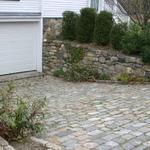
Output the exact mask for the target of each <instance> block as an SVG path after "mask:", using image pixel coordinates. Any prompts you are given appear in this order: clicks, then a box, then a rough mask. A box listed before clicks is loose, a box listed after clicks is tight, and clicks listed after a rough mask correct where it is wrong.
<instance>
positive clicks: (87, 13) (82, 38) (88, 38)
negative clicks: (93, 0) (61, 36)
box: [77, 8, 96, 43]
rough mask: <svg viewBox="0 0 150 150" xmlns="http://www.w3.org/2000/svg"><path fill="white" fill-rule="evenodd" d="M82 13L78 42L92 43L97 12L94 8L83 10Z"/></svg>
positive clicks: (79, 20) (78, 24) (78, 26)
mask: <svg viewBox="0 0 150 150" xmlns="http://www.w3.org/2000/svg"><path fill="white" fill-rule="evenodd" d="M80 12H81V15H80V17H79V19H78V23H77V40H78V41H79V42H82V43H90V42H92V40H93V32H94V26H95V16H96V11H95V9H93V8H83V9H81V11H80Z"/></svg>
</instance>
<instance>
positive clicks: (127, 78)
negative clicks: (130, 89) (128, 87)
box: [117, 73, 145, 84]
mask: <svg viewBox="0 0 150 150" xmlns="http://www.w3.org/2000/svg"><path fill="white" fill-rule="evenodd" d="M117 80H118V81H120V82H121V83H123V84H129V83H136V82H141V83H143V82H144V81H145V79H144V78H142V77H137V76H135V75H133V74H129V73H121V74H120V75H119V76H118V77H117Z"/></svg>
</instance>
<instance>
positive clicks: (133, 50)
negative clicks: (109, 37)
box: [122, 24, 142, 54]
mask: <svg viewBox="0 0 150 150" xmlns="http://www.w3.org/2000/svg"><path fill="white" fill-rule="evenodd" d="M140 34H141V28H140V27H139V26H138V25H136V24H133V25H131V26H130V27H129V29H128V31H127V32H126V34H125V36H124V37H123V39H122V48H123V52H124V53H126V54H139V53H140V51H141V47H142V44H141V43H140V42H139V41H140V39H141V38H140Z"/></svg>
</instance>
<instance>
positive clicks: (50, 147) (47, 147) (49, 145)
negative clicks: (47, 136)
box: [30, 137, 62, 150]
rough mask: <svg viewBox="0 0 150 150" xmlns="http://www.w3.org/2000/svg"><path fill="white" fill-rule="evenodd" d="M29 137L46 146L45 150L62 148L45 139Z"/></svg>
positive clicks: (59, 149) (60, 149)
mask: <svg viewBox="0 0 150 150" xmlns="http://www.w3.org/2000/svg"><path fill="white" fill-rule="evenodd" d="M30 139H31V141H32V142H34V143H37V144H39V145H41V146H42V147H44V148H46V149H47V150H62V148H61V147H60V146H58V145H56V144H53V143H50V142H48V141H45V140H43V139H39V138H36V137H31V138H30Z"/></svg>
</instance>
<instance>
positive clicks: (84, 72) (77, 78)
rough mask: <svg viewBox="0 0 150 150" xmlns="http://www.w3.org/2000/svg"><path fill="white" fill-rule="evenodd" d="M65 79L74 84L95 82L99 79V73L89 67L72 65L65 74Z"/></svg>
mask: <svg viewBox="0 0 150 150" xmlns="http://www.w3.org/2000/svg"><path fill="white" fill-rule="evenodd" d="M65 79H66V80H68V81H73V82H82V81H95V80H96V79H99V73H98V71H96V70H94V69H92V68H91V67H89V66H84V65H81V64H72V65H71V66H70V67H69V68H68V70H67V72H66V73H65Z"/></svg>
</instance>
